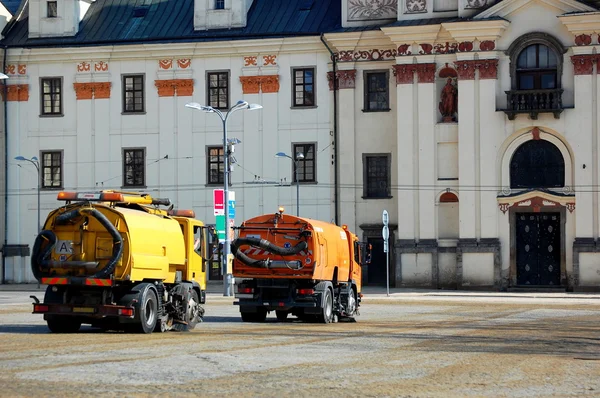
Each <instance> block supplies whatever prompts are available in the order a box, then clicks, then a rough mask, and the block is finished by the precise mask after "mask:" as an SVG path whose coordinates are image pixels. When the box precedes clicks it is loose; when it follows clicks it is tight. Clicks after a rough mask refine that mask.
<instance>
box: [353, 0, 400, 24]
mask: <svg viewBox="0 0 600 398" xmlns="http://www.w3.org/2000/svg"><path fill="white" fill-rule="evenodd" d="M397 16H398V0H348V21H369V20H378V19H396V18H397Z"/></svg>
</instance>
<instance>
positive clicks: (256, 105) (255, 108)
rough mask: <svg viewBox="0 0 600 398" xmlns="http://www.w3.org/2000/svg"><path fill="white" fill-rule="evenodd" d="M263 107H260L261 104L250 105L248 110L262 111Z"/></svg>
mask: <svg viewBox="0 0 600 398" xmlns="http://www.w3.org/2000/svg"><path fill="white" fill-rule="evenodd" d="M262 107H263V106H262V105H260V104H250V105H248V110H249V111H255V110H257V109H262Z"/></svg>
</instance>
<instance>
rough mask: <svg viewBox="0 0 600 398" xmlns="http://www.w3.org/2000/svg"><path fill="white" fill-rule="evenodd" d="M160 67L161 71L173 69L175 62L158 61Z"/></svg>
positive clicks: (170, 60) (168, 60)
mask: <svg viewBox="0 0 600 398" xmlns="http://www.w3.org/2000/svg"><path fill="white" fill-rule="evenodd" d="M158 67H159V68H160V69H171V68H172V67H173V60H172V59H161V60H160V61H158ZM96 70H97V69H96Z"/></svg>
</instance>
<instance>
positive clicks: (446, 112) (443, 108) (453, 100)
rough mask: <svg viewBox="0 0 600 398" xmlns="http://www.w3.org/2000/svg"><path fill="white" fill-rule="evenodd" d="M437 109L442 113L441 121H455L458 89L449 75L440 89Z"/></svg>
mask: <svg viewBox="0 0 600 398" xmlns="http://www.w3.org/2000/svg"><path fill="white" fill-rule="evenodd" d="M439 110H440V113H441V114H442V122H444V123H448V122H455V121H456V116H455V114H456V112H458V89H457V88H456V86H455V85H454V84H453V81H452V78H451V77H449V78H448V80H447V81H446V85H445V86H444V88H443V89H442V94H441V96H440V104H439Z"/></svg>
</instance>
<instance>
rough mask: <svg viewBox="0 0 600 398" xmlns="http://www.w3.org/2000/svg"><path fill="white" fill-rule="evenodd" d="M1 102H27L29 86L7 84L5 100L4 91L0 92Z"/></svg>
mask: <svg viewBox="0 0 600 398" xmlns="http://www.w3.org/2000/svg"><path fill="white" fill-rule="evenodd" d="M0 95H1V96H2V100H3V101H4V100H6V101H16V102H23V101H28V100H29V85H28V84H7V85H6V98H4V90H0Z"/></svg>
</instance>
